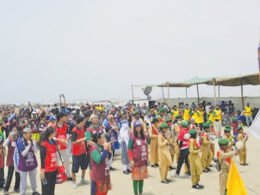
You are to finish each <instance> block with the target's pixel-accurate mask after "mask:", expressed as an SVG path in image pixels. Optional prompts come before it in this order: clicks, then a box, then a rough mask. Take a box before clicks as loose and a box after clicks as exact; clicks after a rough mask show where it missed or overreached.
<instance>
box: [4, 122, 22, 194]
mask: <svg viewBox="0 0 260 195" xmlns="http://www.w3.org/2000/svg"><path fill="white" fill-rule="evenodd" d="M17 136H18V134H17V129H16V127H14V128H13V129H12V131H11V133H10V134H9V136H8V138H7V139H6V140H5V142H4V144H3V145H4V147H7V148H8V153H7V159H6V165H7V167H8V174H7V180H6V183H5V188H4V194H8V191H9V188H10V184H11V182H12V178H13V174H14V171H15V170H14V159H13V156H14V150H15V145H16V143H15V142H16V139H17ZM19 185H20V174H19V173H18V172H16V171H15V185H14V191H15V192H16V193H19Z"/></svg>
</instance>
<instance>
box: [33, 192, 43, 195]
mask: <svg viewBox="0 0 260 195" xmlns="http://www.w3.org/2000/svg"><path fill="white" fill-rule="evenodd" d="M32 195H41V194H40V193H39V192H33V193H32Z"/></svg>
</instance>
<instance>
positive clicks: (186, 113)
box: [183, 109, 190, 121]
mask: <svg viewBox="0 0 260 195" xmlns="http://www.w3.org/2000/svg"><path fill="white" fill-rule="evenodd" d="M183 120H186V121H189V120H190V109H184V111H183Z"/></svg>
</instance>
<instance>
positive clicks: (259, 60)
mask: <svg viewBox="0 0 260 195" xmlns="http://www.w3.org/2000/svg"><path fill="white" fill-rule="evenodd" d="M258 68H259V85H260V41H259V45H258Z"/></svg>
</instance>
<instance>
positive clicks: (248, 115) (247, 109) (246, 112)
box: [243, 103, 253, 127]
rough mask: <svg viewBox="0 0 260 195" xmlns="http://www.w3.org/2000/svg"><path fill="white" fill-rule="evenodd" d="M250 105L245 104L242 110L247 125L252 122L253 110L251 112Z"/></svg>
mask: <svg viewBox="0 0 260 195" xmlns="http://www.w3.org/2000/svg"><path fill="white" fill-rule="evenodd" d="M252 110H253V109H252V107H251V106H250V104H249V103H247V104H246V106H245V108H244V111H243V115H244V116H245V118H246V124H247V126H248V127H249V126H250V124H251V123H252V122H253V117H252V115H253V112H252Z"/></svg>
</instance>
